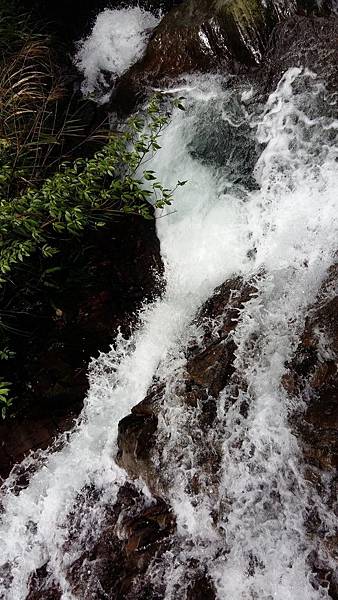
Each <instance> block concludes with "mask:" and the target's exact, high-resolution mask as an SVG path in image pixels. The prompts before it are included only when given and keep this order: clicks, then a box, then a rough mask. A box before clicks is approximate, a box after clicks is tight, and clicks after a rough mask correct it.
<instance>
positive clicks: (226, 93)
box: [0, 68, 338, 600]
mask: <svg viewBox="0 0 338 600" xmlns="http://www.w3.org/2000/svg"><path fill="white" fill-rule="evenodd" d="M183 88H184V89H183V90H182V89H180V90H179V93H180V94H182V92H183V94H184V95H185V96H186V111H185V112H184V113H181V112H180V111H177V112H175V113H174V114H173V117H172V120H171V123H170V125H169V126H168V128H167V130H166V131H165V133H164V135H163V138H162V142H161V144H162V149H161V150H160V152H159V153H158V155H157V156H156V157H154V158H153V161H152V163H153V164H152V168H153V169H154V170H156V171H157V173H158V174H159V177H160V179H161V180H162V181H163V183H164V184H165V185H168V186H173V185H174V184H175V182H176V180H177V179H180V180H183V179H184V180H189V183H188V184H187V185H186V186H185V187H184V188H180V189H179V190H178V192H177V194H176V200H175V212H173V213H171V214H169V215H167V216H166V217H163V215H159V216H161V217H163V218H160V219H158V221H157V230H158V235H159V238H160V242H161V252H162V257H163V261H164V264H165V279H166V291H165V292H164V294H163V297H162V298H159V299H158V300H156V301H155V302H154V303H153V304H151V305H149V306H145V307H144V309H143V310H142V311H141V313H140V316H139V327H138V329H137V331H136V333H135V334H134V335H133V337H132V338H131V339H130V340H129V341H126V340H124V339H122V338H119V339H118V340H117V343H116V345H115V346H114V348H112V350H111V351H110V352H109V353H108V354H102V355H101V356H100V357H99V358H98V359H97V360H96V361H94V362H93V363H92V365H91V368H90V390H89V393H88V397H87V399H86V402H85V407H84V410H83V413H82V415H81V417H80V419H79V421H78V423H77V425H76V426H75V428H74V430H73V431H72V432H70V433H69V434H67V435H64V436H63V437H62V438H61V439H60V440H59V442H58V443H57V444H56V446H55V448H53V449H52V450H51V451H49V452H42V453H40V454H38V455H37V456H32V457H30V458H27V459H26V460H25V461H24V463H23V465H22V466H21V467H20V469H19V472H22V471H23V470H26V471H27V472H29V473H31V476H30V481H29V483H28V485H27V486H26V487H25V488H24V489H21V491H19V492H18V489H17V486H16V482H17V472H18V470H14V471H13V473H12V475H11V476H10V477H9V478H8V480H7V482H5V484H4V485H3V498H2V504H3V514H2V522H1V527H0V556H1V562H2V565H3V566H2V571H1V579H0V592H1V598H4V599H6V600H24V599H25V597H26V595H27V590H28V582H29V576H30V574H31V573H32V572H34V571H35V570H36V569H37V568H39V567H40V566H42V565H43V564H45V563H46V562H47V561H49V563H48V569H49V572H50V573H51V575H52V576H53V578H54V579H55V580H56V581H57V582H59V584H60V586H61V589H62V590H63V600H72V599H73V596H72V594H71V592H70V589H69V586H68V583H67V580H66V577H65V574H66V571H67V567H68V566H69V565H70V564H72V563H73V562H74V560H75V559H76V558H77V557H78V556H79V555H80V554H81V548H82V547H85V545H86V543H87V541H88V539H90V538H92V537H93V536H95V532H96V531H97V530H98V528H99V526H100V518H101V515H102V514H103V509H104V506H105V505H106V504H107V503H109V504H112V503H113V502H114V499H115V498H116V494H117V492H118V490H119V488H120V486H121V485H122V484H123V483H124V482H125V481H126V479H127V475H126V473H125V472H124V471H123V470H122V469H121V468H119V467H118V466H117V465H116V463H115V461H114V455H115V453H116V435H117V425H118V422H119V420H120V419H121V418H122V417H124V416H125V415H126V414H128V412H129V411H130V409H131V408H132V406H134V405H135V404H137V403H138V402H139V401H140V400H142V399H143V398H144V396H145V394H146V392H147V389H148V387H149V385H150V384H151V382H152V378H153V376H154V375H155V374H157V377H158V378H162V379H163V380H164V381H165V383H166V391H165V397H164V398H165V402H164V407H163V412H162V413H161V415H160V420H159V433H158V435H159V444H162V445H163V446H164V447H165V452H164V453H163V452H162V454H161V456H158V457H157V458H156V456H155V457H154V460H155V461H156V460H158V461H159V462H160V463H161V469H162V470H164V472H165V474H166V477H167V480H168V481H170V490H169V492H168V495H169V502H170V504H171V505H172V507H173V508H174V511H175V514H176V518H177V535H176V542H175V543H176V545H177V554H176V555H173V554H169V553H168V555H166V556H164V558H163V561H162V564H161V565H154V566H153V574H152V577H153V580H154V581H156V579H158V580H161V581H162V582H164V584H165V587H166V592H165V598H167V599H178V600H180V599H181V598H182V600H183V598H184V597H185V596H184V593H185V592H184V590H185V573H186V572H187V569H188V565H189V564H190V562H191V559H194V560H198V561H199V563H200V564H202V565H203V566H204V568H205V570H206V571H207V572H208V573H209V575H210V577H211V578H212V580H213V582H214V585H215V588H216V590H217V594H218V597H219V599H220V600H239V599H242V600H253V599H255V598H260V600H271V599H277V600H299V599H302V600H319V599H324V598H328V595H327V591H325V590H324V589H322V588H320V589H319V590H318V589H317V590H316V589H314V588H313V587H312V585H311V581H310V574H311V573H310V567H309V565H308V564H307V556H308V554H309V552H310V551H311V549H312V548H313V547H314V544H315V542H313V541H310V540H309V539H308V538H307V534H306V529H305V525H304V516H305V514H306V511H307V509H308V506H309V503H310V500H311V498H312V500H313V499H314V498H315V501H316V502H317V503H318V510H319V514H320V516H321V519H322V522H323V527H326V529H327V531H329V530H331V529H332V527H333V523H331V518H330V514H329V513H328V512H327V511H326V509H325V506H323V505H322V504H321V501H320V499H319V498H316V496H315V492H314V490H313V489H311V487H310V484H309V483H308V482H306V481H305V479H304V477H303V473H302V461H301V449H300V448H299V446H298V443H297V439H296V438H295V437H294V435H293V434H292V432H291V430H290V427H289V424H288V422H289V417H290V414H292V411H293V410H294V408H295V406H294V403H293V404H291V401H290V399H288V397H287V395H286V393H285V391H284V390H283V388H282V386H281V378H282V376H283V374H284V372H285V364H286V362H287V361H288V360H289V359H290V358H291V357H292V354H293V352H294V349H295V347H296V344H297V340H298V339H299V335H300V333H301V331H302V327H303V325H304V320H305V317H306V311H307V308H308V307H309V306H310V305H311V303H312V302H313V301H314V300H315V298H316V294H317V292H318V290H319V288H320V286H321V284H322V282H323V281H324V280H325V277H326V274H327V269H328V267H329V266H330V265H331V264H332V262H333V260H334V255H335V252H336V244H337V217H338V210H337V209H338V206H337V204H338V201H337V193H336V191H337V174H336V171H335V160H336V149H335V146H334V141H335V132H336V129H337V125H338V124H337V122H336V121H334V119H333V117H332V115H331V112H332V107H331V106H330V105H329V103H327V102H326V100H325V93H324V92H325V90H324V87H323V85H322V84H321V83H320V82H318V81H317V80H316V77H315V75H314V74H312V73H309V72H302V71H301V69H298V68H294V69H291V70H289V71H288V72H287V73H286V74H285V75H284V77H283V79H282V80H281V82H280V83H279V85H278V88H277V90H275V92H274V93H272V94H271V95H270V97H269V99H268V101H267V102H266V104H265V106H256V105H255V102H254V92H253V91H250V90H249V89H248V88H245V87H243V88H241V89H236V87H234V86H231V85H230V83H229V82H227V81H226V80H222V79H220V78H216V77H213V78H211V77H205V78H203V77H200V78H194V79H191V80H190V81H189V83H185V84H184V86H183ZM173 93H174V92H173ZM235 274H240V275H241V276H242V277H243V278H244V280H248V281H252V280H253V279H255V281H256V288H257V294H256V295H255V296H254V297H252V298H251V300H250V301H249V302H247V303H246V305H245V306H244V308H243V309H242V310H241V313H240V315H239V322H238V326H237V328H236V330H235V333H234V340H235V342H236V346H237V350H236V358H235V367H236V369H237V370H238V372H239V373H240V374H241V377H242V379H243V381H245V385H243V389H242V390H241V393H240V397H239V399H238V401H237V402H235V403H231V404H230V405H229V403H228V402H227V399H228V398H229V396H231V394H232V390H231V388H230V387H229V388H225V389H224V390H223V391H222V393H221V394H220V397H219V399H218V409H217V411H218V413H217V422H216V426H215V430H214V431H213V432H212V433H210V434H208V435H209V436H210V437H209V438H208V439H206V440H205V443H206V444H218V445H219V447H220V448H221V451H222V466H221V473H220V475H219V483H218V487H217V491H216V492H215V489H210V488H209V487H208V485H207V483H205V484H204V485H203V484H201V487H200V490H199V493H198V495H197V496H194V498H192V496H190V495H189V493H188V491H187V489H188V487H187V482H188V481H189V478H190V477H191V474H192V470H193V469H195V470H196V469H198V468H199V464H198V460H197V457H198V452H199V443H200V442H197V441H196V440H200V439H201V438H200V437H198V436H196V438H194V431H193V428H194V420H193V419H192V418H191V413H189V415H188V414H187V412H186V411H185V410H184V409H183V407H182V404H181V403H180V402H178V401H177V399H176V396H175V394H174V393H172V390H173V387H174V385H176V383H177V378H178V377H179V374H180V370H181V369H182V367H183V366H184V360H185V359H184V356H183V353H182V348H184V346H185V345H186V343H187V341H188V340H189V339H190V338H191V337H192V336H194V335H197V332H196V331H195V325H194V324H193V317H194V315H195V314H196V311H197V310H198V309H199V308H200V306H201V305H202V304H203V302H204V301H205V300H206V299H207V298H208V297H209V296H210V295H211V293H212V291H213V289H214V288H215V286H217V285H219V284H221V283H222V282H224V281H225V280H226V279H227V278H229V277H231V276H233V275H235ZM168 357H170V359H169V358H168ZM243 399H245V400H247V404H248V406H249V409H248V414H247V415H246V416H245V417H244V416H241V415H240V413H239V403H240V402H241V401H243ZM297 408H299V407H297ZM195 433H196V432H195ZM187 440H188V444H189V445H188V446H187ZM182 447H185V449H186V452H188V453H189V466H187V463H186V461H185V460H184V457H183V458H182V452H181V448H182ZM183 454H184V453H183ZM139 485H141V486H142V482H139ZM89 487H90V488H91V489H93V488H95V489H96V490H97V492H98V493H97V501H96V504H95V507H94V508H93V506H92V504H89V503H88V504H87V505H86V502H85V493H84V492H83V490H85V489H88V488H89ZM143 488H144V486H143ZM144 491H145V493H146V494H148V496H149V492H147V490H146V489H144ZM79 498H81V501H82V506H81V519H80V531H81V535H80V536H79V539H78V541H77V544H75V545H74V546H71V545H68V546H67V550H65V547H66V546H65V542H66V541H67V540H68V538H69V535H70V532H69V530H68V523H69V515H71V514H73V513H74V511H75V510H76V506H77V505H78V503H79ZM215 511H216V512H217V514H218V519H217V524H216V523H215V520H213V519H212V518H211V513H212V512H213V513H214V512H215ZM250 560H251V561H254V562H255V568H254V569H253V570H252V572H251V573H249V571H248V564H249V562H250ZM88 597H90V596H88ZM81 600H82V599H81Z"/></svg>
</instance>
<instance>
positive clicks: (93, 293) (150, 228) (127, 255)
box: [0, 217, 162, 477]
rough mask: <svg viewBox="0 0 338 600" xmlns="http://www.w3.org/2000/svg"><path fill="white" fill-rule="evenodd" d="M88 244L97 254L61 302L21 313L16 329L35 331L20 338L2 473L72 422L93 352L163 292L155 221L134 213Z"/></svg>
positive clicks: (0, 431)
mask: <svg viewBox="0 0 338 600" xmlns="http://www.w3.org/2000/svg"><path fill="white" fill-rule="evenodd" d="M86 243H87V244H88V245H92V246H93V250H92V252H91V254H90V256H91V260H90V262H88V261H87V259H86V258H85V263H84V265H83V268H82V270H81V265H79V266H78V268H77V270H76V273H73V272H72V271H70V287H69V288H68V289H67V290H66V292H64V293H63V294H62V295H60V296H59V297H57V296H56V298H55V299H54V303H55V306H54V308H53V307H52V306H50V304H49V303H46V305H44V311H43V312H42V313H41V312H39V307H35V306H34V307H33V310H32V314H25V315H24V316H23V317H22V319H21V320H20V321H19V319H17V317H16V322H15V323H16V327H17V328H19V329H20V330H22V331H23V332H27V333H28V334H29V335H24V336H18V338H17V347H16V348H15V350H16V359H15V379H14V382H15V383H16V389H15V393H16V394H17V396H18V398H19V399H20V402H19V400H18V402H17V405H16V406H17V414H16V416H15V418H14V419H11V418H8V419H6V420H5V421H1V422H0V439H1V446H0V476H1V475H2V476H3V477H5V476H6V475H7V474H8V472H9V470H10V468H11V467H12V466H13V464H15V463H16V462H19V461H21V460H22V458H23V457H24V455H25V454H27V453H28V452H29V451H30V450H32V449H33V450H34V449H37V448H45V447H47V446H48V445H50V444H51V442H52V441H53V439H54V438H55V436H57V435H58V434H59V433H60V431H64V430H66V429H69V428H70V427H71V426H72V422H73V420H74V418H75V417H76V416H77V415H78V413H79V412H80V410H81V408H82V403H83V399H84V397H85V394H86V391H87V388H88V381H87V366H88V362H89V360H90V358H91V357H93V356H96V355H97V354H98V352H99V351H100V350H101V351H107V350H108V349H109V346H110V344H111V343H112V342H113V340H114V336H115V335H116V333H117V331H118V328H121V330H122V332H123V334H124V335H125V336H128V335H129V334H130V332H131V330H132V328H133V325H134V324H135V320H136V311H137V309H138V308H139V307H140V305H141V303H142V302H143V301H144V300H150V299H151V298H153V297H154V295H156V294H158V293H159V292H160V289H161V285H162V284H161V280H160V273H161V271H162V263H161V257H160V251H159V241H158V239H157V237H156V233H155V227H154V222H153V223H152V222H149V221H145V220H143V219H141V218H137V217H136V218H133V217H127V218H124V219H122V220H120V221H119V222H117V223H115V224H113V225H112V227H111V228H110V230H107V231H101V232H100V233H95V232H94V233H93V234H91V235H90V236H89V237H87V239H86ZM81 272H82V279H80V280H76V278H74V277H75V276H76V277H79V275H80V273H81ZM64 276H65V273H64V272H63V273H62V277H64ZM62 285H63V289H65V287H64V282H63V284H62ZM23 302H24V298H23ZM23 306H24V305H23ZM45 306H47V311H46V310H45ZM11 379H12V381H13V373H11Z"/></svg>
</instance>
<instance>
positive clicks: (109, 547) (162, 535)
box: [67, 484, 175, 600]
mask: <svg viewBox="0 0 338 600" xmlns="http://www.w3.org/2000/svg"><path fill="white" fill-rule="evenodd" d="M174 526H175V523H174V518H173V515H172V513H171V511H170V510H169V508H168V506H167V505H166V503H165V502H164V501H163V500H161V499H159V498H158V499H154V500H153V501H152V503H151V504H149V500H148V501H146V500H145V498H144V496H143V495H142V493H141V492H139V491H138V490H137V489H136V488H135V487H134V486H132V485H131V484H126V485H125V486H124V487H122V488H121V489H120V491H119V495H118V499H117V503H116V504H115V505H114V507H111V508H110V509H107V511H106V514H105V519H104V527H103V529H102V530H101V531H100V530H98V535H97V539H96V540H95V543H94V544H93V545H92V546H91V547H90V548H89V549H88V551H86V552H85V553H84V554H83V555H81V556H80V557H79V558H78V560H77V561H76V562H75V563H74V564H73V565H72V566H71V567H70V569H69V572H68V576H67V579H68V581H69V583H70V586H71V589H72V592H73V593H74V594H75V595H76V597H78V598H81V600H89V599H90V600H92V599H93V598H95V599H96V600H101V599H102V600H103V599H104V598H109V599H110V600H120V599H121V598H133V597H138V598H139V597H141V596H139V595H136V589H137V588H138V587H139V586H140V585H141V589H142V590H143V592H144V590H145V587H144V586H143V577H144V576H145V574H146V573H147V569H148V568H149V566H150V565H151V563H152V561H153V560H156V559H158V558H159V557H160V556H161V554H162V553H163V551H164V549H165V548H166V547H167V543H166V540H167V538H168V536H170V535H171V533H172V532H173V530H174ZM148 592H149V596H148V597H149V598H155V596H154V595H153V594H152V593H153V590H152V588H151V586H150V588H148ZM133 594H135V595H133ZM142 597H143V596H142Z"/></svg>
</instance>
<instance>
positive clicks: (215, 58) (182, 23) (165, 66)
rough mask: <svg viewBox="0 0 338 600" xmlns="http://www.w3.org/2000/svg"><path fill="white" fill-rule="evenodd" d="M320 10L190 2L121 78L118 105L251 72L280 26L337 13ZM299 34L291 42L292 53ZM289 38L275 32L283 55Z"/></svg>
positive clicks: (326, 7)
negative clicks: (171, 87) (194, 78)
mask: <svg viewBox="0 0 338 600" xmlns="http://www.w3.org/2000/svg"><path fill="white" fill-rule="evenodd" d="M320 6H321V8H319V3H317V2H316V0H313V2H309V1H308V0H282V1H280V0H268V1H267V2H265V1H263V0H187V1H186V2H183V3H182V4H180V5H179V6H178V7H175V8H173V9H172V10H171V11H170V12H169V13H168V14H167V15H166V16H165V17H164V18H163V19H162V21H161V23H160V24H159V25H158V26H157V27H156V28H155V30H154V32H153V34H152V36H151V38H150V41H149V43H148V47H147V49H146V51H145V54H144V56H143V58H142V59H141V60H140V61H139V62H138V63H136V64H135V65H133V66H132V67H131V68H130V69H129V70H128V72H127V73H125V74H124V75H123V76H122V77H121V79H120V81H119V82H118V84H117V87H116V89H115V90H114V92H113V96H112V103H113V107H114V108H118V109H120V110H122V111H123V112H128V111H130V110H132V109H133V107H134V106H135V103H136V102H137V100H138V99H142V98H143V97H144V94H145V93H146V92H147V91H149V89H151V88H152V87H153V86H163V85H167V84H168V83H170V82H172V81H173V80H175V79H177V78H179V77H180V76H182V75H187V74H191V73H201V72H202V73H210V72H216V71H221V72H224V71H225V72H226V73H245V72H248V69H251V68H253V67H257V66H258V65H260V64H261V63H262V61H263V59H264V56H265V51H266V48H267V45H268V43H269V39H270V36H271V32H272V31H273V29H274V27H275V26H276V24H278V23H279V22H281V21H285V19H288V18H289V17H291V16H293V15H295V14H297V13H298V14H303V15H313V14H316V15H318V14H321V15H329V14H330V13H331V12H332V9H331V6H330V2H324V3H322V2H321V3H320ZM292 23H293V21H290V24H289V27H290V26H291V24H292ZM318 23H319V22H318ZM319 27H320V25H319ZM298 34H299V32H297V33H296V32H294V33H293V37H292V40H291V46H292V48H293V52H297V48H296V43H297V39H298V38H297V35H298ZM285 37H286V38H287V37H288V35H287V28H286V30H285V31H284V30H281V32H280V33H277V34H276V39H275V42H274V44H276V43H277V46H278V45H279V46H282V48H283V51H284V53H285V50H286V51H288V48H289V43H287V42H286V41H285ZM318 37H320V33H319V36H318ZM312 39H313V35H312ZM317 42H318V39H317ZM331 45H332V40H331ZM315 48H316V46H313V52H315Z"/></svg>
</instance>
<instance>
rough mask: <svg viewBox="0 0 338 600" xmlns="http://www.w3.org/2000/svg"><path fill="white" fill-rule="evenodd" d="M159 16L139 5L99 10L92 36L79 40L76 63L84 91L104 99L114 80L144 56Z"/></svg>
mask: <svg viewBox="0 0 338 600" xmlns="http://www.w3.org/2000/svg"><path fill="white" fill-rule="evenodd" d="M159 21H160V16H157V17H156V16H155V15H153V14H152V13H151V12H148V11H146V10H143V9H141V8H139V7H137V6H136V7H135V8H123V9H120V10H110V9H108V8H107V9H106V10H104V11H103V12H101V13H99V15H98V16H97V18H96V22H95V23H94V26H93V29H92V31H91V33H90V35H89V36H88V37H87V38H85V39H84V40H82V41H81V42H79V43H78V48H77V53H76V56H75V64H76V66H77V67H78V69H79V70H80V71H81V72H82V73H83V77H84V79H83V82H82V92H83V93H84V94H85V95H88V94H92V95H94V96H95V97H96V98H97V99H98V100H99V101H100V102H103V101H104V100H105V96H104V95H102V90H106V91H107V92H108V97H109V91H110V90H111V85H112V82H114V80H115V79H116V78H117V77H119V76H120V75H122V73H124V72H125V71H127V69H128V68H129V67H130V66H131V65H132V64H133V63H135V62H136V61H137V60H138V59H139V58H141V56H142V54H143V51H144V49H145V47H146V45H147V40H148V38H149V35H150V33H151V31H152V30H153V29H154V27H155V26H156V25H157V24H158V23H159Z"/></svg>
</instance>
